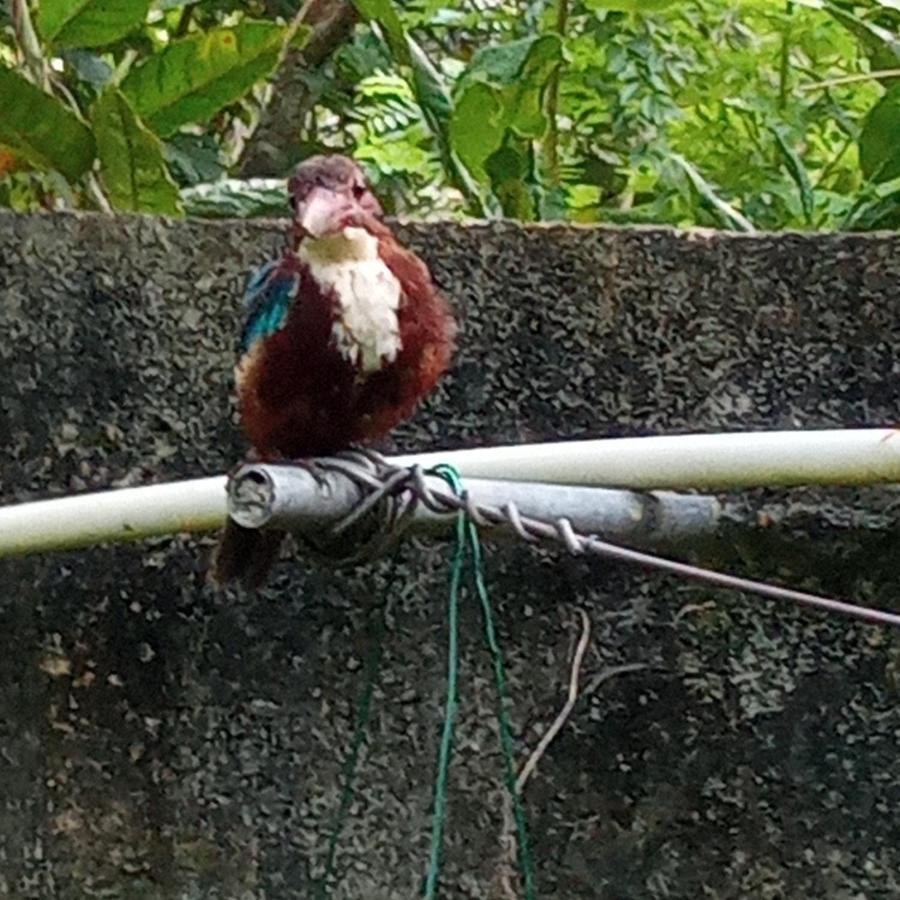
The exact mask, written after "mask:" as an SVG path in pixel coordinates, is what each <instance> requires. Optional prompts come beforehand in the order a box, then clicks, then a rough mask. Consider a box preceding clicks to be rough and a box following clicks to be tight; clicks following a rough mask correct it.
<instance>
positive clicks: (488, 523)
mask: <svg viewBox="0 0 900 900" xmlns="http://www.w3.org/2000/svg"><path fill="white" fill-rule="evenodd" d="M361 460H363V461H361ZM316 462H317V465H319V466H320V467H321V468H323V469H330V470H332V471H336V472H340V473H341V474H343V475H345V476H346V477H348V478H350V479H351V480H352V481H353V482H354V483H355V484H356V485H358V486H359V488H360V489H361V491H362V493H363V495H364V496H365V498H366V499H365V502H366V504H367V508H371V507H372V506H374V505H376V503H377V502H378V501H379V500H387V501H389V502H393V503H395V504H397V505H398V507H399V510H400V511H399V512H397V511H396V510H395V513H394V514H393V523H394V525H395V527H397V528H398V530H400V529H402V520H403V518H404V517H405V516H408V515H409V514H410V513H411V512H412V511H413V510H414V509H415V506H416V504H417V503H421V504H422V505H423V506H425V507H426V508H427V509H429V510H431V511H432V512H435V513H443V514H451V513H453V512H456V511H457V510H459V509H464V510H465V511H466V514H467V515H468V517H469V519H470V520H471V521H473V522H474V523H475V524H476V525H477V526H478V527H479V528H484V527H492V526H498V525H505V526H508V527H510V528H511V529H512V530H513V531H514V533H515V534H516V535H518V537H520V538H521V539H522V540H524V541H527V542H529V543H534V542H536V541H540V540H552V541H556V542H558V543H561V544H563V546H564V547H565V548H566V550H568V551H569V553H571V554H573V555H578V554H581V553H593V554H596V555H598V556H605V557H608V558H612V559H618V560H623V561H625V562H630V563H637V564H638V565H642V566H647V567H649V568H653V569H659V570H661V571H664V572H670V573H672V574H675V575H680V576H682V577H684V578H691V579H693V580H695V581H702V582H705V583H707V584H712V585H715V586H717V587H724V588H729V589H731V590H737V591H746V592H748V593H751V594H756V595H757V596H760V597H766V598H767V599H769V600H781V601H785V600H786V601H788V602H790V603H795V604H799V605H801V606H807V607H810V608H812V609H818V610H821V611H824V612H829V613H836V614H838V615H842V616H848V617H850V618H853V619H860V620H861V621H864V622H868V623H869V624H872V625H887V626H890V627H893V628H900V614H898V613H894V612H889V611H887V610H883V609H875V608H872V607H867V606H860V605H858V604H855V603H850V602H848V601H844V600H835V599H833V598H831V597H823V596H821V595H819V594H811V593H808V592H806V591H798V590H794V589H793V588H785V587H779V586H778V585H775V584H767V583H766V582H762V581H755V580H753V579H750V578H741V577H739V576H737V575H727V574H725V573H723V572H716V571H715V570H713V569H706V568H703V567H701V566H693V565H690V564H689V563H683V562H678V561H676V560H671V559H666V558H665V557H661V556H656V555H654V554H651V553H642V552H641V551H638V550H632V549H630V548H627V547H622V546H620V545H618V544H611V543H609V542H608V541H603V540H600V538H598V537H596V536H595V535H586V534H579V533H577V532H575V531H574V530H573V528H572V526H571V523H570V522H569V521H568V520H567V519H565V518H560V519H555V520H545V519H538V518H535V517H533V516H526V515H523V514H522V513H521V512H520V511H519V510H518V509H517V508H516V505H515V504H514V503H507V504H505V505H504V506H503V507H499V506H493V505H488V504H484V505H482V504H478V503H475V502H474V501H473V500H472V498H471V497H469V496H466V495H463V496H458V495H456V494H453V493H445V492H443V491H437V490H434V489H433V488H432V487H431V486H430V485H429V484H428V483H427V481H426V480H425V477H424V476H425V474H426V473H425V472H424V470H423V469H422V468H421V467H420V466H412V467H410V468H408V469H404V468H401V467H398V466H393V465H390V464H388V463H386V461H385V460H384V458H383V457H379V456H378V455H377V454H374V453H372V451H367V453H366V454H365V457H360V455H359V454H357V455H356V457H355V458H354V459H353V461H352V462H351V463H349V464H348V460H347V458H346V457H345V458H341V457H335V458H332V457H327V458H325V459H319V460H317V461H316ZM429 471H433V470H429ZM399 472H403V473H406V477H405V478H403V477H400V476H399V475H398V473H399ZM350 517H352V518H354V519H355V518H356V511H355V510H353V511H351V513H350ZM340 529H341V523H338V525H337V526H336V530H338V531H340ZM383 548H384V542H383V541H382V542H381V544H379V546H378V549H380V550H383Z"/></svg>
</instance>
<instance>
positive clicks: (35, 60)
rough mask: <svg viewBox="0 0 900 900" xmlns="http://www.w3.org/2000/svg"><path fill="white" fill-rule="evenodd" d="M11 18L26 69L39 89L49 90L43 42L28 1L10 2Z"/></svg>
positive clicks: (15, 0)
mask: <svg viewBox="0 0 900 900" xmlns="http://www.w3.org/2000/svg"><path fill="white" fill-rule="evenodd" d="M10 18H11V19H12V23H13V31H14V32H15V36H16V44H17V45H18V47H19V50H20V51H21V53H22V56H23V57H24V59H25V67H26V68H27V69H28V73H29V74H30V75H31V77H32V79H33V80H34V82H35V84H37V85H38V87H41V88H44V89H45V90H46V89H47V64H46V62H45V60H44V54H43V53H42V52H41V42H40V41H39V40H38V36H37V32H35V30H34V25H33V23H32V21H31V11H30V10H29V9H28V0H10Z"/></svg>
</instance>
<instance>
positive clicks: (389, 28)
mask: <svg viewBox="0 0 900 900" xmlns="http://www.w3.org/2000/svg"><path fill="white" fill-rule="evenodd" d="M353 5H354V6H355V7H356V11H357V12H358V13H359V14H360V15H361V16H362V17H363V19H365V20H366V21H367V22H376V23H377V24H378V25H380V26H381V28H382V29H383V31H384V39H385V41H387V45H388V47H390V50H391V55H392V56H393V57H394V59H395V60H397V62H399V63H402V64H403V65H406V66H408V65H411V64H412V61H411V59H410V54H409V45H408V44H407V38H406V31H405V29H404V28H403V22H402V21H401V20H400V15H399V13H398V12H397V10H396V9H395V7H394V4H393V3H392V2H391V0H353Z"/></svg>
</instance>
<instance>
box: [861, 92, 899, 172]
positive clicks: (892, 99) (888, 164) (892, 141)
mask: <svg viewBox="0 0 900 900" xmlns="http://www.w3.org/2000/svg"><path fill="white" fill-rule="evenodd" d="M859 163H860V166H862V171H863V174H864V175H865V176H866V178H869V179H871V180H872V181H877V182H878V181H889V180H890V179H892V178H897V177H898V176H900V84H895V85H894V86H893V87H892V88H891V89H890V90H889V91H888V92H887V93H886V94H885V95H884V96H883V97H882V98H881V99H880V100H879V101H878V103H876V104H875V106H873V107H872V109H871V110H870V111H869V114H868V115H867V116H866V118H865V121H864V122H863V128H862V133H861V134H860V136H859Z"/></svg>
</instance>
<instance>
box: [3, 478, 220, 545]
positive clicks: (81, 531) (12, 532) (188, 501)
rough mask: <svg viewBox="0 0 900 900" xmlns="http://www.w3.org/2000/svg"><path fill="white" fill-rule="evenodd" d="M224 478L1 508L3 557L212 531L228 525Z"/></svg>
mask: <svg viewBox="0 0 900 900" xmlns="http://www.w3.org/2000/svg"><path fill="white" fill-rule="evenodd" d="M225 482H226V479H225V477H224V476H218V477H215V478H197V479H194V480H192V481H176V482H172V483H170V484H153V485H148V486H147V487H136V488H119V489H117V490H111V491H101V492H97V493H91V494H76V495H74V496H71V497H61V498H60V499H58V500H38V501H35V502H34V503H20V504H18V505H15V506H3V507H0V557H3V556H16V555H19V554H24V553H39V552H41V551H46V550H62V549H74V548H77V547H89V546H91V545H93V544H103V543H107V542H110V541H136V540H140V539H141V538H147V537H155V536H157V535H166V534H177V533H178V532H182V531H213V530H215V529H216V528H219V527H221V525H222V523H223V522H224V521H225Z"/></svg>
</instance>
